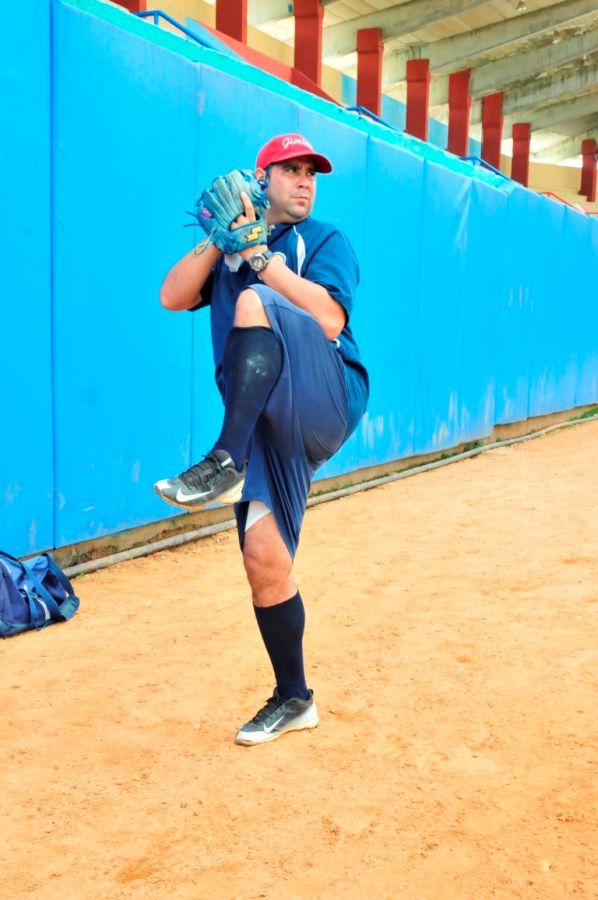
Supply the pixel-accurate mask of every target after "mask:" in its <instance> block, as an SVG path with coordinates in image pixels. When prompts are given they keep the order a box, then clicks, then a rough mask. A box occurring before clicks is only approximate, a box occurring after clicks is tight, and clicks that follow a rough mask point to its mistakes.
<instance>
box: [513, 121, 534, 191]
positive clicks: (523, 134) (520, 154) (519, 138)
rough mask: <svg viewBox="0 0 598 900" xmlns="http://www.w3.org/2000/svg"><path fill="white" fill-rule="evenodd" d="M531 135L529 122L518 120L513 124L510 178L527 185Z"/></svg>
mask: <svg viewBox="0 0 598 900" xmlns="http://www.w3.org/2000/svg"><path fill="white" fill-rule="evenodd" d="M531 137H532V126H531V125H530V124H529V122H518V123H517V125H513V159H512V162H511V178H512V179H513V181H518V182H519V184H522V185H523V186H524V187H527V183H528V179H529V145H530V141H531Z"/></svg>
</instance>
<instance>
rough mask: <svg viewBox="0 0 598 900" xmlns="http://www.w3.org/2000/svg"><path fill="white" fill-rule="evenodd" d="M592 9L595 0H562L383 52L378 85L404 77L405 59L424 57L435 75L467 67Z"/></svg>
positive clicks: (594, 6) (580, 16)
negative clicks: (481, 26) (389, 51)
mask: <svg viewBox="0 0 598 900" xmlns="http://www.w3.org/2000/svg"><path fill="white" fill-rule="evenodd" d="M595 12H596V0H565V2H563V3H557V5H556V6H549V7H546V8H544V9H539V10H537V11H536V12H531V13H527V14H526V15H516V16H513V18H511V19H506V20H504V21H502V22H496V23H495V24H493V25H486V26H485V27H484V28H476V29H475V30H474V31H469V32H467V33H466V34H458V35H456V36H455V37H450V38H444V39H443V40H439V41H432V42H430V43H429V44H420V45H419V46H418V47H412V48H411V49H410V50H408V51H396V52H394V53H386V54H385V56H384V69H383V73H382V84H383V86H384V87H388V86H390V85H392V84H397V83H398V82H401V81H404V80H405V66H406V64H407V60H408V59H427V60H428V61H429V63H430V69H431V70H432V71H434V72H436V73H438V74H442V73H446V72H451V71H458V70H460V69H466V68H470V67H471V65H473V64H474V60H476V59H478V58H479V57H480V56H481V55H482V54H484V53H489V52H492V51H497V50H501V49H505V48H506V47H512V46H516V45H517V44H518V43H520V42H522V41H525V40H528V39H529V38H530V37H531V36H532V35H539V34H543V33H548V32H550V31H554V30H555V29H556V28H559V27H561V28H562V27H565V26H570V25H571V24H572V23H574V22H575V21H579V20H580V19H582V18H583V17H584V16H587V15H590V14H591V13H595Z"/></svg>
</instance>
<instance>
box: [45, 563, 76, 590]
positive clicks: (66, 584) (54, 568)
mask: <svg viewBox="0 0 598 900" xmlns="http://www.w3.org/2000/svg"><path fill="white" fill-rule="evenodd" d="M41 555H42V556H45V557H46V559H47V560H48V569H49V571H50V572H51V573H52V575H54V577H55V578H57V579H58V581H59V582H60V583H61V585H62V586H63V588H64V589H65V591H66V592H67V594H68V595H69V597H74V596H75V592H74V590H73V586H72V584H71V583H70V581H69V580H68V578H67V577H66V575H65V574H64V572H63V571H62V569H61V568H60V566H58V565H57V564H56V563H55V562H54V560H53V559H52V557H51V556H50V554H49V553H42V554H41Z"/></svg>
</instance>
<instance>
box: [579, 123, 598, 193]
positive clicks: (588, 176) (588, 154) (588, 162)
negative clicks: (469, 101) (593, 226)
mask: <svg viewBox="0 0 598 900" xmlns="http://www.w3.org/2000/svg"><path fill="white" fill-rule="evenodd" d="M597 153H598V144H597V143H596V141H595V140H594V138H588V139H587V140H585V141H582V142H581V155H582V164H581V187H580V190H579V193H580V194H584V196H585V198H586V200H588V202H589V203H595V202H596V154H597Z"/></svg>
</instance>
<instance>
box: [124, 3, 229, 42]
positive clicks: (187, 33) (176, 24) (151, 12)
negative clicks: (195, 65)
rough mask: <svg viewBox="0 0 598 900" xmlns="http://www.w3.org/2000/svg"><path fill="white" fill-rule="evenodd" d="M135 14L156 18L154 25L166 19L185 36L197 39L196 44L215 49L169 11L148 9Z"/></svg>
mask: <svg viewBox="0 0 598 900" xmlns="http://www.w3.org/2000/svg"><path fill="white" fill-rule="evenodd" d="M134 15H135V16H138V17H139V18H140V19H149V18H150V17H151V18H152V19H153V20H154V25H158V26H159V25H160V19H164V21H165V22H168V24H169V25H172V26H173V27H174V28H178V30H179V31H182V33H183V34H184V35H185V37H188V38H190V39H191V40H192V41H195V43H196V44H200V45H201V46H202V47H207V49H208V50H213V49H214V48H213V47H212V46H211V45H210V44H209V43H208V42H207V41H202V39H201V38H199V37H198V36H197V35H196V34H193V32H192V31H189V29H188V28H185V26H184V25H181V23H180V22H177V20H176V19H173V18H172V16H169V15H168V13H165V12H162V10H161V9H148V10H147V11H146V12H137V13H134Z"/></svg>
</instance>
